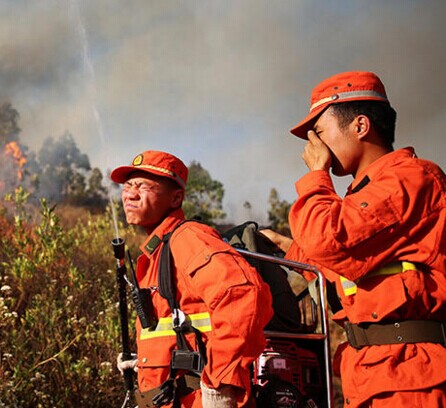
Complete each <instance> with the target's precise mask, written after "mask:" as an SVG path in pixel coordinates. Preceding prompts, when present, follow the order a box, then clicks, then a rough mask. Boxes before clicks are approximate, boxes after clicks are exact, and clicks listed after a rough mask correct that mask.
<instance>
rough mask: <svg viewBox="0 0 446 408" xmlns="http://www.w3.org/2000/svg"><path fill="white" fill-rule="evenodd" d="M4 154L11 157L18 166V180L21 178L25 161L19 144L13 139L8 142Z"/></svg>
mask: <svg viewBox="0 0 446 408" xmlns="http://www.w3.org/2000/svg"><path fill="white" fill-rule="evenodd" d="M5 154H6V155H7V156H10V157H12V159H13V160H14V162H15V163H16V165H17V167H18V171H17V177H18V178H19V180H22V179H23V173H24V170H23V166H24V165H25V163H26V157H25V156H24V155H23V153H22V151H21V150H20V147H19V144H18V143H17V142H14V141H13V142H9V143H8V144H7V145H6V146H5Z"/></svg>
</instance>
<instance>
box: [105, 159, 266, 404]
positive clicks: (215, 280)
mask: <svg viewBox="0 0 446 408" xmlns="http://www.w3.org/2000/svg"><path fill="white" fill-rule="evenodd" d="M187 176H188V169H187V167H186V166H185V165H184V163H183V162H182V161H181V160H179V159H178V158H177V157H175V156H173V155H171V154H168V153H165V152H158V151H145V152H143V153H141V154H139V155H138V156H136V157H135V159H134V160H133V162H132V164H131V165H130V166H122V167H118V168H116V169H115V170H114V171H113V172H112V173H111V178H112V180H113V181H115V182H116V183H122V184H124V186H123V191H122V201H123V205H124V211H125V214H126V218H127V221H128V223H130V224H134V225H139V226H142V227H143V228H144V229H145V231H146V232H147V235H148V236H147V239H146V241H145V242H144V243H143V245H142V246H141V251H142V255H141V256H140V257H139V258H138V262H137V270H136V276H137V280H138V282H139V285H140V287H141V289H144V288H147V289H149V290H150V296H149V298H148V299H147V301H149V302H151V303H152V309H153V311H152V317H155V318H156V321H157V325H156V327H151V328H144V329H143V328H142V327H141V321H140V319H137V326H136V328H137V349H138V354H137V360H135V361H132V362H128V361H127V362H122V361H120V362H119V363H118V366H120V368H121V369H125V368H128V367H129V366H134V365H136V367H137V371H138V384H139V392H138V393H137V400H138V405H139V407H140V408H142V407H145V406H148V407H150V406H154V405H153V401H152V400H153V398H154V397H155V399H156V398H158V399H157V400H156V401H155V402H157V403H159V404H160V405H156V406H161V405H167V406H181V407H202V406H203V407H212V408H217V407H222V408H223V407H241V406H250V403H251V402H250V372H249V366H250V364H251V363H252V361H253V360H254V359H255V358H256V357H257V355H259V354H260V352H261V351H262V350H263V348H264V346H265V338H264V334H263V327H264V326H265V325H266V323H267V322H268V321H269V319H270V318H271V317H272V306H271V295H270V292H269V288H268V287H267V285H266V284H265V283H263V281H262V280H261V279H260V278H259V275H258V273H257V271H256V270H255V269H253V268H252V267H250V266H249V264H248V263H247V262H246V261H245V260H244V259H243V258H242V256H240V255H239V254H238V253H237V252H236V251H235V250H234V249H233V248H232V247H230V246H229V245H228V244H226V243H224V242H223V241H222V239H221V238H220V236H219V235H218V234H217V232H216V231H215V230H213V229H212V228H210V227H209V226H206V225H204V224H200V223H198V222H185V223H182V222H183V221H184V219H185V218H184V213H183V211H182V209H181V205H182V201H183V198H184V193H185V186H186V182H187ZM180 224H181V225H180ZM172 232H173V234H172V236H171V238H170V251H171V255H172V265H174V267H173V266H172V270H173V272H172V273H173V276H174V279H173V281H174V285H175V286H176V294H177V296H176V298H177V301H178V311H179V312H178V313H181V316H183V317H184V319H183V320H185V321H189V322H190V324H191V326H193V327H194V328H195V329H197V330H196V332H195V333H194V332H190V333H187V334H186V335H185V340H186V343H187V345H186V346H187V347H184V346H185V345H184V344H183V349H184V348H187V349H190V350H191V352H192V353H197V352H199V351H203V349H202V348H201V349H200V346H201V347H202V345H203V343H204V345H205V348H206V350H205V352H204V354H205V356H200V357H202V358H203V359H204V360H205V361H207V363H206V364H205V366H204V369H203V371H202V374H201V378H200V376H199V373H197V372H196V371H195V375H194V372H193V371H192V372H189V371H187V370H185V369H180V370H178V371H176V372H175V373H174V375H173V376H172V371H170V368H169V367H170V366H171V363H172V358H173V357H172V356H173V354H172V351H173V350H175V349H178V348H179V345H178V344H177V337H176V334H175V332H174V331H173V328H172V317H173V316H172V310H171V308H170V307H169V303H168V301H167V300H166V299H165V298H163V297H161V296H160V291H159V287H160V282H159V281H158V266H159V263H160V257H161V252H162V251H161V249H162V247H163V243H162V239H163V237H165V236H166V234H169V233H172ZM183 313H184V315H183ZM182 351H184V350H182ZM191 356H192V357H193V358H198V355H197V354H188V352H187V351H186V361H188V360H187V358H188V357H191ZM180 357H181V356H180ZM175 358H177V357H175ZM183 363H184V361H183ZM193 364H194V363H193ZM193 364H192V365H193ZM195 368H196V367H195ZM197 374H198V377H197ZM170 377H174V378H175V381H170V382H169V378H170ZM171 379H172V378H171ZM200 379H201V389H200ZM161 386H163V387H161ZM169 386H172V387H174V388H171V389H169ZM173 389H175V398H174V400H173V401H172V402H168V403H167V404H164V403H163V402H166V401H168V400H169V399H170V396H169V395H167V394H169V392H172V391H173ZM163 392H164V394H166V392H167V394H166V395H164V394H163ZM172 404H173V405H172Z"/></svg>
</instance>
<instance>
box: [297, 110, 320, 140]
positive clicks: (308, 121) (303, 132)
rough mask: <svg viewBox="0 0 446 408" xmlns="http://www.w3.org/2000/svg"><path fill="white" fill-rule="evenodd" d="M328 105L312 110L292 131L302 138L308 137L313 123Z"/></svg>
mask: <svg viewBox="0 0 446 408" xmlns="http://www.w3.org/2000/svg"><path fill="white" fill-rule="evenodd" d="M327 107H328V105H323V106H321V107H320V108H316V109H315V110H313V111H312V112H310V113H309V114H308V115H307V116H306V118H305V119H303V120H302V121H301V122H299V123H298V124H297V125H296V126H294V127H293V128H292V129H291V130H290V132H291V133H292V134H293V135H294V136H297V137H300V138H301V139H308V136H307V133H308V131H309V130H311V129H313V125H314V123H315V122H316V120H317V119H318V118H319V116H320V115H321V114H322V112H323V111H324V110H325V108H327Z"/></svg>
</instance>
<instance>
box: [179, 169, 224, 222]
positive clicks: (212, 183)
mask: <svg viewBox="0 0 446 408" xmlns="http://www.w3.org/2000/svg"><path fill="white" fill-rule="evenodd" d="M224 194H225V190H224V188H223V184H222V183H221V182H220V181H217V180H213V179H212V177H211V176H210V174H209V172H208V171H207V170H205V169H204V168H203V167H202V166H201V164H200V163H198V162H195V161H193V162H192V163H191V164H190V165H189V177H188V182H187V186H186V199H185V200H184V203H183V210H184V212H185V214H186V218H192V217H199V219H201V220H202V221H203V222H207V223H209V224H215V223H216V222H218V221H220V220H222V219H224V218H225V217H226V214H225V213H224V211H223V204H222V202H223V197H224Z"/></svg>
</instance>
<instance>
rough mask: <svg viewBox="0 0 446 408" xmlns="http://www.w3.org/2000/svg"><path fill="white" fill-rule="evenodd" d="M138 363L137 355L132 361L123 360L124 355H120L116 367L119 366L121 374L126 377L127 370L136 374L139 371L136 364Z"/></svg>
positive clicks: (134, 355)
mask: <svg viewBox="0 0 446 408" xmlns="http://www.w3.org/2000/svg"><path fill="white" fill-rule="evenodd" d="M137 362H138V359H137V358H136V354H132V359H131V360H125V361H123V360H122V353H119V354H118V358H117V359H116V363H117V364H116V365H117V366H118V370H119V372H120V373H121V374H122V375H124V371H125V370H133V371H135V372H137V371H138V367H137V366H136V363H137Z"/></svg>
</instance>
